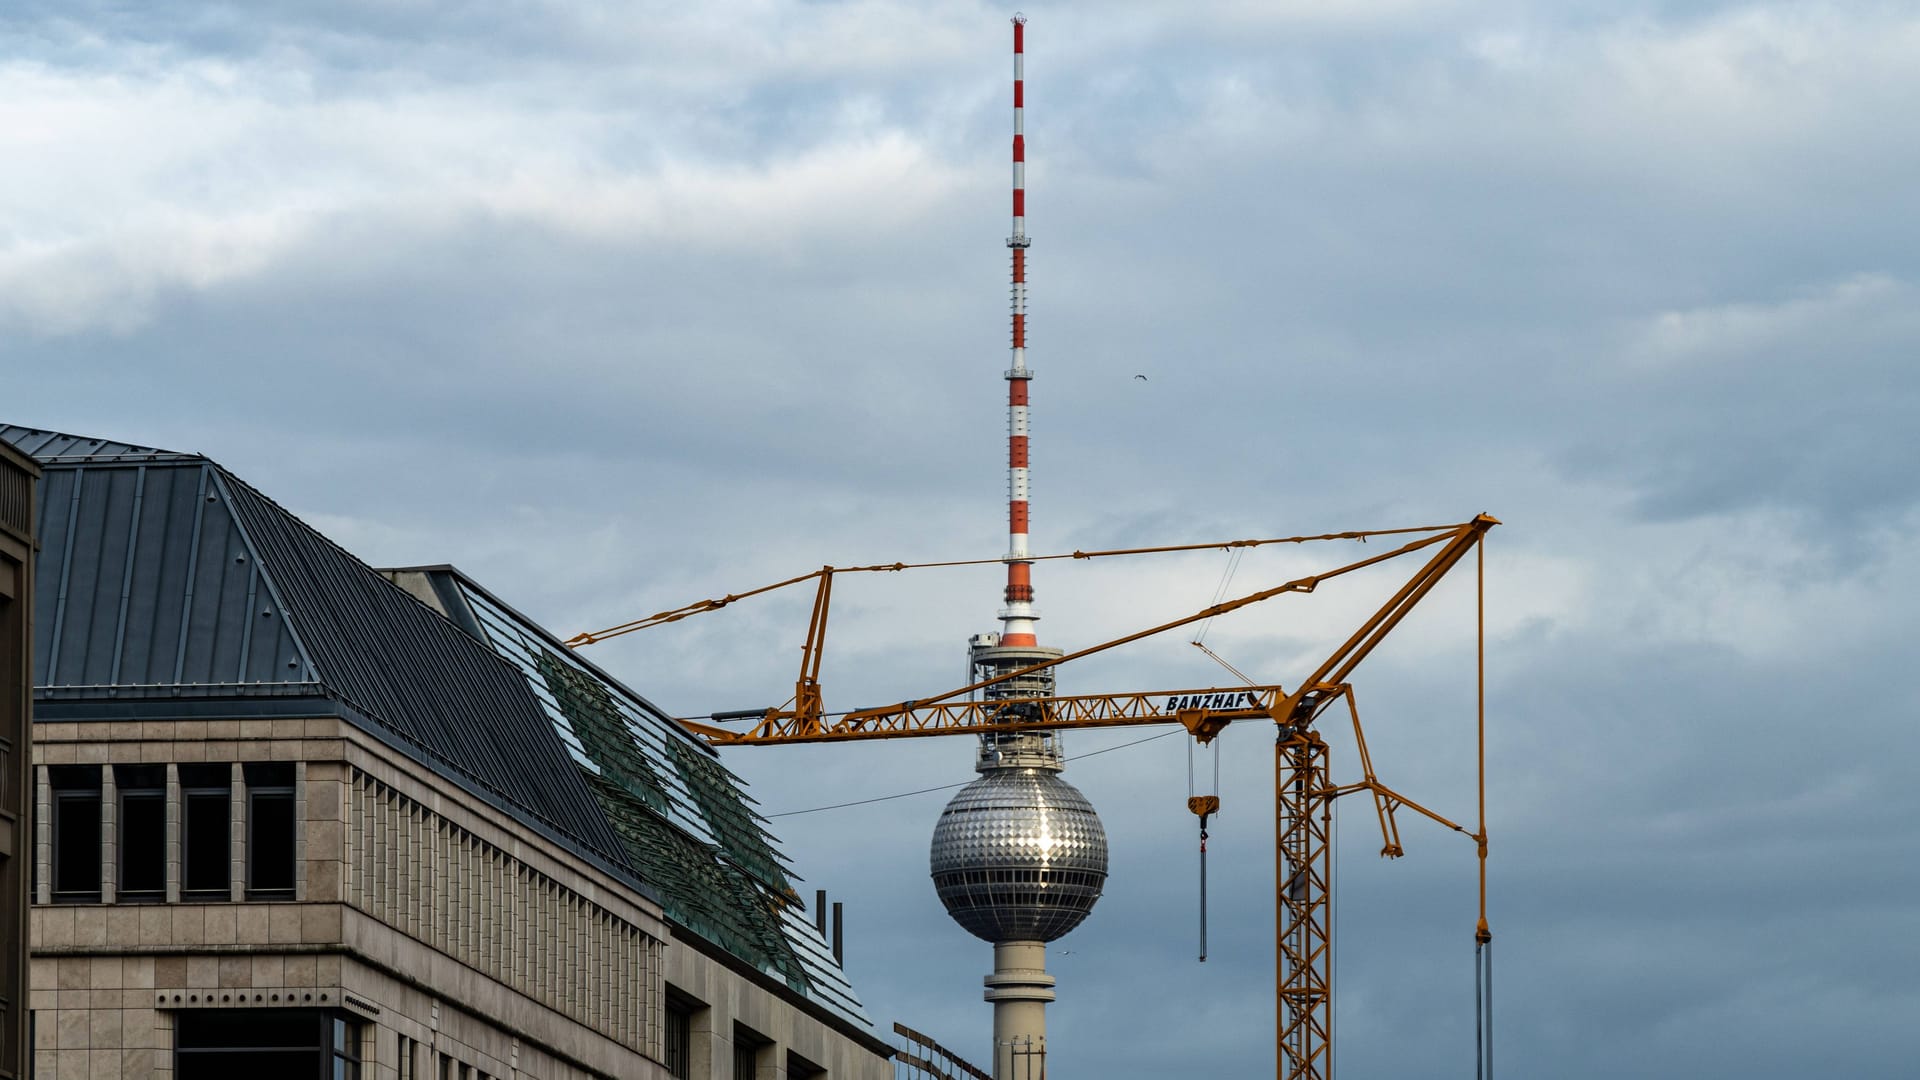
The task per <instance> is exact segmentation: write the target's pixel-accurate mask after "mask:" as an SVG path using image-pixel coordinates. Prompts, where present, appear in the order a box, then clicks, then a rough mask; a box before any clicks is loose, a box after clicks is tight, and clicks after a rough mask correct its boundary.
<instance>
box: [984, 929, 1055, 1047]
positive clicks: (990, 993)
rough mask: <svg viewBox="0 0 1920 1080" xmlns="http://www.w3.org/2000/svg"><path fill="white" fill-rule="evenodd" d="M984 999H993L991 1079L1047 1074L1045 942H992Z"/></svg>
mask: <svg viewBox="0 0 1920 1080" xmlns="http://www.w3.org/2000/svg"><path fill="white" fill-rule="evenodd" d="M986 984H987V993H986V998H987V1000H988V1001H990V1002H992V1003H993V1080H1040V1078H1041V1077H1042V1076H1044V1075H1045V1070H1044V1066H1043V1064H1042V1063H1043V1062H1045V1060H1046V1052H1047V1002H1049V1001H1052V1000H1053V998H1054V994H1053V976H1051V975H1049V974H1047V945H1046V942H1043V941H1002V942H999V943H997V944H995V945H994V947H993V974H991V975H989V976H987V978H986Z"/></svg>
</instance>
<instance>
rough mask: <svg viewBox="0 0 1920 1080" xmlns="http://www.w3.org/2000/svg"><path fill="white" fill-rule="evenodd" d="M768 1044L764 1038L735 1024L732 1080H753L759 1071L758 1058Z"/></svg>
mask: <svg viewBox="0 0 1920 1080" xmlns="http://www.w3.org/2000/svg"><path fill="white" fill-rule="evenodd" d="M767 1046H768V1042H767V1039H766V1037H765V1036H763V1035H760V1034H759V1033H757V1032H754V1031H749V1030H747V1029H746V1028H743V1027H741V1026H740V1025H738V1024H735V1025H734V1027H733V1080H754V1078H755V1077H756V1076H757V1075H758V1074H759V1071H760V1057H761V1054H762V1053H763V1052H764V1051H765V1050H766V1048H767Z"/></svg>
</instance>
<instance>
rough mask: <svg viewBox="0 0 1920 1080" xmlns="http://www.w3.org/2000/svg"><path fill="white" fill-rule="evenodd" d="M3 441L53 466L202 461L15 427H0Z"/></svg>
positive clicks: (130, 444)
mask: <svg viewBox="0 0 1920 1080" xmlns="http://www.w3.org/2000/svg"><path fill="white" fill-rule="evenodd" d="M0 442H5V443H11V444H12V445H13V446H15V447H16V448H18V449H19V451H20V452H21V453H23V454H26V455H28V456H30V457H32V458H34V459H36V460H38V461H41V462H43V463H49V464H50V463H52V462H56V461H95V462H104V461H179V460H183V459H189V458H200V455H198V454H183V453H180V452H179V451H177V450H156V449H154V448H153V447H151V446H135V445H133V444H132V443H123V442H115V441H113V440H112V439H96V438H93V437H91V436H88V435H69V434H67V433H66V432H63V431H45V430H42V429H40V428H24V427H15V426H14V425H12V424H0ZM201 460H204V459H201Z"/></svg>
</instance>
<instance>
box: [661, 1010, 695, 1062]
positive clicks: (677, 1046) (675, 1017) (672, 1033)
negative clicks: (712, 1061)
mask: <svg viewBox="0 0 1920 1080" xmlns="http://www.w3.org/2000/svg"><path fill="white" fill-rule="evenodd" d="M666 1012H667V1015H666V1021H667V1025H666V1026H667V1031H666V1054H665V1056H666V1062H665V1064H666V1066H667V1074H668V1075H669V1076H676V1077H679V1078H680V1080H688V1078H689V1077H691V1076H692V1075H693V1006H692V1005H691V1004H689V1003H687V1002H686V1001H685V1000H684V999H682V998H677V997H669V998H667V1010H666Z"/></svg>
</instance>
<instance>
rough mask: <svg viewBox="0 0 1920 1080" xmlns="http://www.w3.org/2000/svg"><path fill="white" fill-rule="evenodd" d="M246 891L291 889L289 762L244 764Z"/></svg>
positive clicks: (260, 893) (290, 766) (253, 893)
mask: <svg viewBox="0 0 1920 1080" xmlns="http://www.w3.org/2000/svg"><path fill="white" fill-rule="evenodd" d="M245 774H246V779H247V891H248V892H249V893H250V894H252V895H262V894H269V895H270V894H276V893H279V894H291V893H292V892H293V849H294V844H293V841H294V827H293V825H294V822H293V766H292V765H269V764H255V765H247V766H245Z"/></svg>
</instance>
